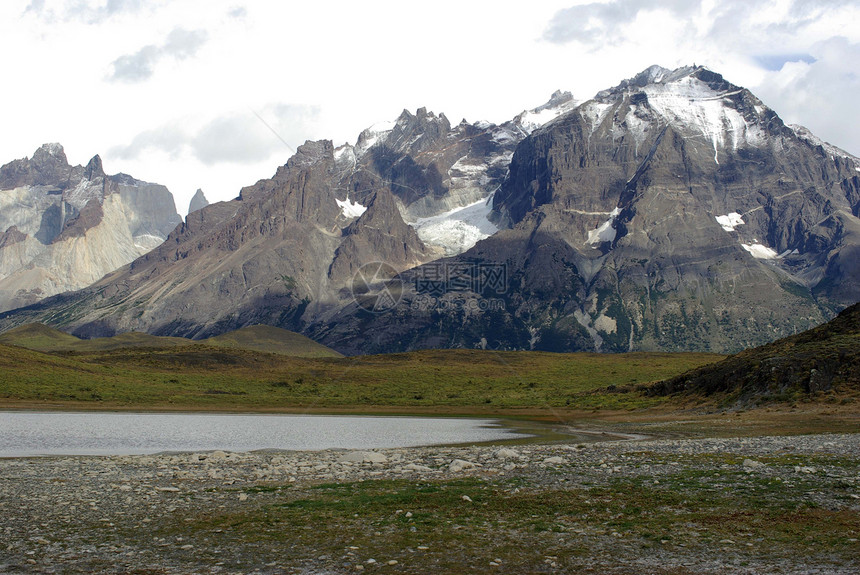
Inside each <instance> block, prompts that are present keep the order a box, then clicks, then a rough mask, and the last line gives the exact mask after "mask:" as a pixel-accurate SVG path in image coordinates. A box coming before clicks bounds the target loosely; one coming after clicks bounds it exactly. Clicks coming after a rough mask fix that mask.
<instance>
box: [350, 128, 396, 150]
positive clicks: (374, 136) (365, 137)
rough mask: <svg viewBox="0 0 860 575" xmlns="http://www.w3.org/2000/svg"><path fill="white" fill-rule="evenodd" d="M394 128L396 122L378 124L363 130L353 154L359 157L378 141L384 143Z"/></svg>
mask: <svg viewBox="0 0 860 575" xmlns="http://www.w3.org/2000/svg"><path fill="white" fill-rule="evenodd" d="M396 126H397V122H391V121H388V122H379V123H377V124H374V125H372V126H371V127H369V128H367V129H366V130H364V131H363V132H362V133H361V134H360V135H359V136H358V142H356V144H355V154H356V155H358V156H361V155H363V154H364V153H365V152H367V150H369V149H370V148H372V147H373V146H375V145H376V144H378V143H379V142H380V141H385V139H386V138H387V137H388V135H389V134H390V133H391V131H392V130H393V129H394V128H395V127H396Z"/></svg>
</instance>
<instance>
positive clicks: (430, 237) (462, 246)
mask: <svg viewBox="0 0 860 575" xmlns="http://www.w3.org/2000/svg"><path fill="white" fill-rule="evenodd" d="M492 209H493V194H490V196H489V197H487V198H484V199H482V200H478V201H477V202H474V203H471V204H469V205H468V206H464V207H461V208H455V209H453V210H450V211H448V212H445V213H443V214H439V215H436V216H431V217H428V218H419V219H417V220H416V221H414V222H407V223H409V225H411V226H412V227H413V228H415V231H416V232H417V233H418V237H419V238H421V241H423V242H424V243H427V244H430V245H434V246H439V247H441V248H442V249H443V250H444V251H445V255H446V256H454V255H457V254H461V253H463V252H465V251H466V250H468V249H470V248H471V247H473V246H474V245H475V244H476V243H478V242H479V241H480V240H483V239H485V238H488V237H490V236H491V235H493V234H494V233H496V232H497V231H499V228H498V227H496V225H495V224H493V223H492V222H491V221H490V220H489V219H488V218H487V216H488V215H489V214H490V211H492Z"/></svg>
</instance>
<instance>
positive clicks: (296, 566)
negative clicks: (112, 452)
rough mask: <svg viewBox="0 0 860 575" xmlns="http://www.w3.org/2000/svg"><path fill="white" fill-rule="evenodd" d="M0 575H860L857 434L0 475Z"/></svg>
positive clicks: (85, 460) (273, 457) (158, 463)
mask: <svg viewBox="0 0 860 575" xmlns="http://www.w3.org/2000/svg"><path fill="white" fill-rule="evenodd" d="M0 517H2V518H3V521H2V523H0V525H2V526H0V573H91V572H107V573H267V574H268V573H272V574H274V573H307V574H311V573H314V574H322V573H357V572H365V573H372V572H380V573H463V572H476V573H486V572H490V573H492V572H499V573H569V572H596V573H750V574H752V573H756V574H758V573H798V574H799V573H845V574H847V573H857V572H860V543H858V539H860V434H843V435H835V434H834V435H806V436H794V437H759V438H743V439H671V440H669V439H664V440H646V441H612V442H603V443H590V444H564V443H559V444H551V445H520V446H509V447H505V446H464V447H427V448H411V449H393V450H385V451H371V452H353V451H323V452H265V453H224V452H218V451H216V452H210V453H191V454H187V453H186V454H160V455H151V456H122V457H45V458H22V459H5V460H0Z"/></svg>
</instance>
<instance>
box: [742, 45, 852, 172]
mask: <svg viewBox="0 0 860 575" xmlns="http://www.w3.org/2000/svg"><path fill="white" fill-rule="evenodd" d="M810 52H811V54H812V56H813V57H814V58H815V61H814V62H804V61H797V62H789V63H786V64H785V65H784V66H783V67H782V68H781V69H779V70H777V71H771V72H769V73H768V74H767V75H766V76H765V78H764V80H763V81H762V82H761V84H760V85H759V86H757V87H756V93H757V94H758V95H759V97H760V98H762V100H764V101H765V102H766V103H767V104H768V105H770V106H771V107H772V108H774V109H776V110H777V111H778V112H779V114H780V116H781V117H782V118H783V119H784V120H785V121H786V122H788V123H792V124H803V125H805V126H806V127H807V128H809V129H810V130H812V132H813V133H814V134H816V135H818V136H819V137H821V138H822V139H824V140H827V141H829V142H830V143H832V144H835V145H837V146H840V147H842V148H845V149H846V150H847V151H849V152H851V153H853V154H855V155H860V134H858V130H857V119H858V118H860V99H858V98H857V94H858V93H860V43H856V42H855V43H852V42H849V41H848V40H847V39H846V38H842V37H839V38H831V39H829V40H826V41H824V42H821V43H819V44H816V45H814V46H812V47H811V49H810Z"/></svg>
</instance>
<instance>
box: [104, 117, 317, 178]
mask: <svg viewBox="0 0 860 575" xmlns="http://www.w3.org/2000/svg"><path fill="white" fill-rule="evenodd" d="M318 115H319V109H318V108H316V107H313V106H303V105H290V104H271V105H268V106H265V107H263V108H262V109H261V110H260V111H256V110H251V109H247V110H243V111H241V112H232V113H229V114H227V115H224V116H219V117H216V118H213V119H211V120H208V121H207V122H205V123H204V124H203V125H201V126H197V127H192V126H188V125H183V121H182V120H181V119H179V120H175V121H173V122H170V123H169V124H165V125H163V126H160V127H158V128H155V129H148V130H145V131H143V132H140V133H138V134H136V135H135V136H134V137H133V138H132V139H131V141H130V142H129V143H128V144H123V145H118V146H115V147H113V148H111V149H110V150H109V157H115V158H118V159H122V160H135V159H138V158H140V157H142V156H143V155H145V154H146V153H147V152H160V153H163V154H166V155H168V156H174V157H176V156H190V157H193V158H194V159H196V160H197V161H199V162H201V163H202V164H204V165H207V166H212V165H216V164H256V163H259V162H260V161H265V160H268V159H269V158H271V157H273V156H275V155H279V154H280V155H283V154H284V153H288V154H292V153H294V152H295V150H294V147H293V145H291V144H290V143H289V142H299V143H300V142H302V141H304V139H305V134H306V133H307V131H308V130H309V127H310V125H311V124H312V122H313V121H314V119H315V118H316V117H317V116H318ZM296 145H297V144H296ZM267 175H269V174H261V177H263V176H267Z"/></svg>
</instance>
